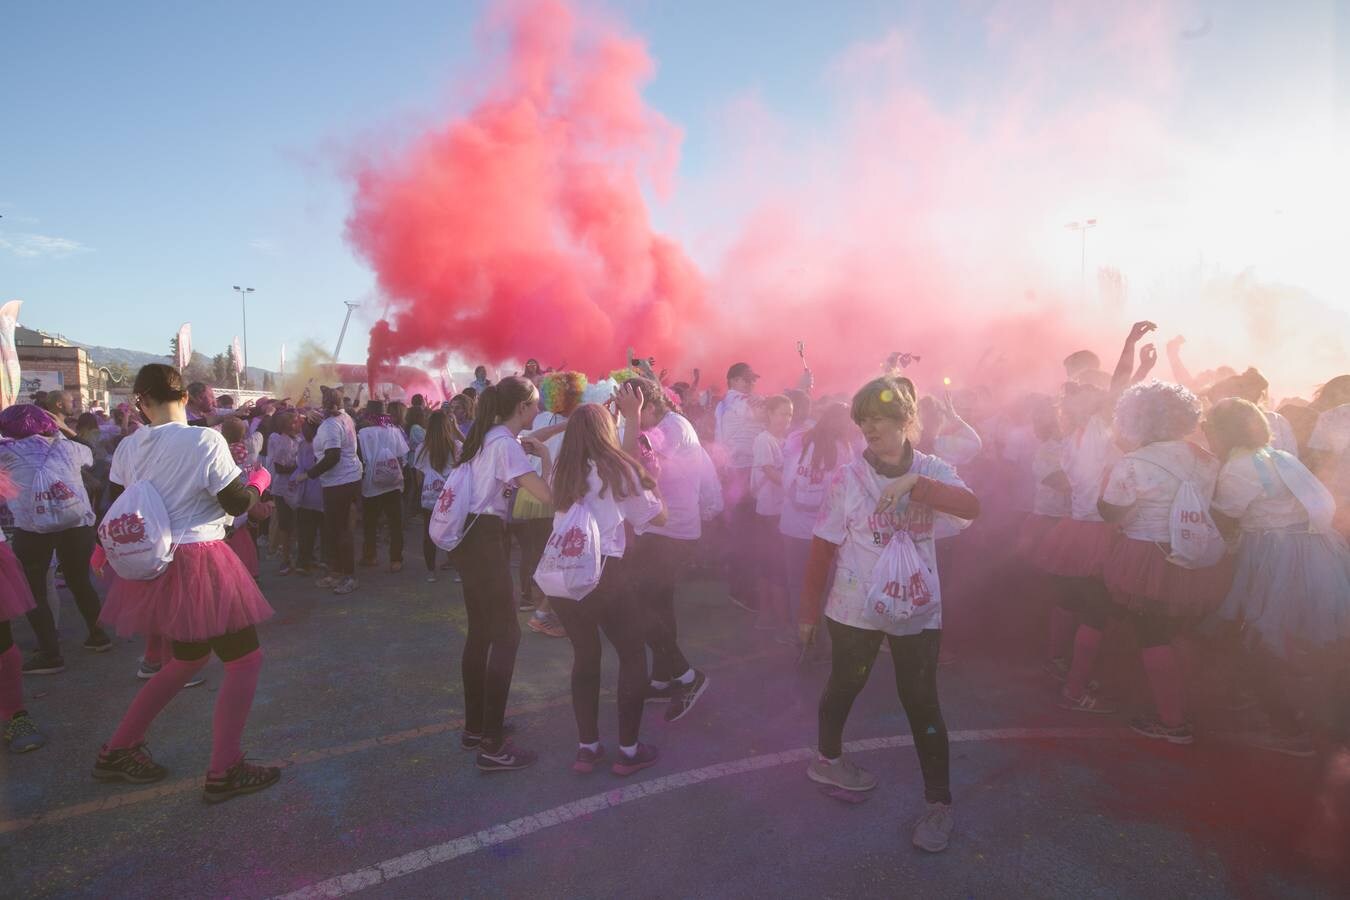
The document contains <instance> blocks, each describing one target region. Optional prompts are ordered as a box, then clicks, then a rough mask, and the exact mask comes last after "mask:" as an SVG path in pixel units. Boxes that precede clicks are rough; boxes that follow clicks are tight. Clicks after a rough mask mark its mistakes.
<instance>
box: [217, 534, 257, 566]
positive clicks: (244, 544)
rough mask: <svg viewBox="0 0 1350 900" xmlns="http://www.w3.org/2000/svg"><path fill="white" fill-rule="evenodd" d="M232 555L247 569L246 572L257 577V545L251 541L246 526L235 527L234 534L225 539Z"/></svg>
mask: <svg viewBox="0 0 1350 900" xmlns="http://www.w3.org/2000/svg"><path fill="white" fill-rule="evenodd" d="M225 543H227V544H229V545H230V549H231V550H233V551H234V555H235V556H237V557H239V561H240V562H241V563H243V564H244V568H245V569H248V574H250V575H252V576H253V577H254V578H257V577H258V545H257V544H255V543H253V535H252V534H250V533H249V530H248V529H247V528H236V529H235V531H234V534H232V535H230V536H229V537H227V538H226V539H225Z"/></svg>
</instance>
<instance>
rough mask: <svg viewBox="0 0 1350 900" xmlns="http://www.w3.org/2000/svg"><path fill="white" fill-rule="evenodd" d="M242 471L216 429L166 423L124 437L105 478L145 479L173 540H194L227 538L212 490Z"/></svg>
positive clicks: (125, 481)
mask: <svg viewBox="0 0 1350 900" xmlns="http://www.w3.org/2000/svg"><path fill="white" fill-rule="evenodd" d="M242 474H243V473H242V472H241V471H240V469H239V466H238V465H236V464H235V461H234V457H233V456H232V455H231V454H230V445H229V444H228V443H226V441H225V438H223V437H221V435H220V432H218V431H215V430H213V429H210V428H194V427H192V426H191V425H184V424H182V423H179V422H170V423H168V424H166V425H155V426H143V427H141V428H138V429H136V430H135V431H134V432H132V433H131V434H130V435H128V436H127V437H126V438H124V439H123V440H122V443H120V444H118V445H117V452H116V453H114V454H113V461H112V472H111V475H110V476H109V477H110V478H111V480H112V481H113V482H114V483H115V484H120V485H122V486H123V487H129V486H131V485H132V484H134V483H135V482H137V481H143V480H144V481H149V482H150V484H151V485H152V486H153V487H154V489H155V490H156V491H158V492H159V496H160V498H161V499H162V500H163V501H164V509H165V511H166V512H168V514H169V530H170V532H171V533H172V534H173V538H174V540H175V541H177V542H178V543H182V544H196V543H202V542H204V541H222V540H224V539H225V526H226V525H228V524H229V522H230V519H231V516H230V515H229V513H227V512H225V510H223V509H221V507H220V501H219V500H217V499H216V494H218V493H220V492H221V491H223V490H224V489H225V488H226V487H227V486H229V485H230V484H231V483H232V482H233V481H234V480H235V479H236V478H238V477H239V476H240V475H242ZM179 535H182V537H181V538H180V537H179Z"/></svg>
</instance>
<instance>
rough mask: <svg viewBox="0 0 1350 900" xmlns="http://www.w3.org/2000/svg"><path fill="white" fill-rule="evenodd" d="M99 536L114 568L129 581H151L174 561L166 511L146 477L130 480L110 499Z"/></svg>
mask: <svg viewBox="0 0 1350 900" xmlns="http://www.w3.org/2000/svg"><path fill="white" fill-rule="evenodd" d="M98 539H99V542H100V543H101V544H102V545H103V552H104V553H106V554H107V555H108V562H109V563H110V564H111V565H112V567H113V571H114V572H116V573H117V574H118V575H119V576H120V577H122V578H126V579H128V580H130V581H150V580H151V579H153V578H156V577H158V576H159V575H160V574H161V573H162V572H163V571H164V570H165V569H167V568H168V567H169V563H171V562H173V551H174V541H173V534H172V532H171V531H170V524H169V513H168V511H167V510H166V509H165V508H164V500H163V498H161V497H160V496H159V491H157V490H155V487H154V485H152V484H151V483H150V482H148V481H137V482H134V483H132V485H131V486H130V487H128V488H127V489H126V490H125V491H123V492H122V495H121V496H120V497H118V498H117V499H116V500H115V501H113V505H112V506H111V507H109V509H108V512H107V514H106V515H105V516H104V517H103V522H102V523H101V524H100V525H99V526H98Z"/></svg>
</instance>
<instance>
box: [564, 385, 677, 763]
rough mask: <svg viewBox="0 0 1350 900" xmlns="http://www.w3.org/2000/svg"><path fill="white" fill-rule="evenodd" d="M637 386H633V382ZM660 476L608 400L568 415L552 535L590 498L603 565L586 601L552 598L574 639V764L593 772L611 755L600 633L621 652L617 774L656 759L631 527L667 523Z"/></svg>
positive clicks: (586, 405) (586, 406)
mask: <svg viewBox="0 0 1350 900" xmlns="http://www.w3.org/2000/svg"><path fill="white" fill-rule="evenodd" d="M629 392H630V393H631V392H632V389H631V388H630V389H629ZM655 487H656V481H655V479H653V478H652V477H651V476H650V475H649V474H648V473H647V471H646V469H644V468H643V467H642V464H641V463H639V462H638V461H637V460H636V459H634V458H633V457H632V456H630V455H629V454H627V453H625V452H624V451H623V450H622V449H621V448H620V447H619V438H618V433H617V432H616V430H615V428H614V420H613V419H611V418H610V416H609V413H607V412H606V411H605V409H604V407H602V406H598V405H596V404H593V403H587V404H584V405H582V406H580V407H578V408H577V409H576V411H575V412H573V413H572V415H571V416H569V417H568V421H567V430H566V432H565V433H564V437H563V441H562V447H561V449H560V450H559V451H558V465H557V467H556V468H555V469H554V471H553V497H554V502H555V503H556V504H557V512H556V513H555V514H554V517H553V521H554V529H553V533H552V535H551V536H550V538H549V540H550V541H557V540H563V539H564V538H565V536H564V535H560V534H559V533H558V527H559V526H560V525H561V524H562V523H563V521H564V519H565V517H566V515H567V513H568V511H569V510H570V509H571V508H572V506H573V504H576V503H581V504H583V505H584V506H585V507H586V508H587V509H588V510H589V511H590V513H591V515H592V516H594V517H595V520H596V524H597V525H598V526H599V529H600V555H601V557H602V558H603V564H604V569H603V571H602V573H601V576H600V583H599V585H597V586H596V588H595V590H593V591H592V592H591V593H590V594H588V595H587V596H586V598H585V599H584V600H580V601H577V600H571V599H568V598H566V597H554V598H552V602H553V609H554V612H555V613H556V614H557V616H558V618H559V619H561V620H562V623H563V627H564V628H565V629H566V630H567V639H568V640H569V641H571V643H572V711H573V713H574V714H575V716H576V720H577V740H578V747H577V758H576V762H575V763H573V765H572V771H574V772H577V773H580V774H588V773H590V772H591V771H593V770H594V768H595V766H596V764H597V763H598V762H599V761H600V760H601V759H602V758H603V757H604V755H605V749H604V746H603V745H602V744H601V743H600V724H599V718H600V656H601V649H602V648H601V643H600V632H601V631H603V632H604V634H605V637H607V638H608V639H609V642H610V644H612V645H613V646H614V651H615V653H616V654H617V655H618V657H619V690H618V707H619V753H618V755H617V756H616V757H615V759H614V765H613V772H614V774H616V775H631V774H633V773H634V772H638V771H641V770H642V769H645V768H647V767H649V766H652V765H654V764H655V763H656V761H657V759H658V757H659V754H658V752H657V750H656V748H655V747H653V746H651V745H650V744H644V743H642V742H640V741H639V740H638V732H639V730H640V728H641V725H642V707H643V703H644V701H645V700H646V694H647V649H646V641H645V634H644V626H645V623H644V621H643V615H642V606H641V604H639V603H637V602H636V598H635V597H633V586H634V580H633V577H632V574H631V570H630V567H629V566H628V564H627V563H625V561H624V551H625V550H626V549H627V538H626V534H625V531H626V529H627V528H629V527H633V528H639V527H642V526H645V525H662V524H664V523H665V519H666V512H665V508H664V507H663V506H662V504H661V501H660V500H659V499H658V498H657V497H656V495H655V494H654V493H653V490H654V489H655Z"/></svg>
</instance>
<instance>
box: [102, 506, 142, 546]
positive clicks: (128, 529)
mask: <svg viewBox="0 0 1350 900" xmlns="http://www.w3.org/2000/svg"><path fill="white" fill-rule="evenodd" d="M99 531H100V532H101V533H102V536H103V537H104V538H105V539H107V540H110V541H112V542H113V543H114V544H118V545H119V546H120V545H122V544H136V543H139V542H141V541H143V540H145V519H143V518H141V517H140V516H139V515H138V514H136V513H134V512H130V513H127V514H126V515H123V516H118V517H117V518H115V519H109V520H108V521H106V522H104V523H103V527H102V528H100V529H99Z"/></svg>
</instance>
